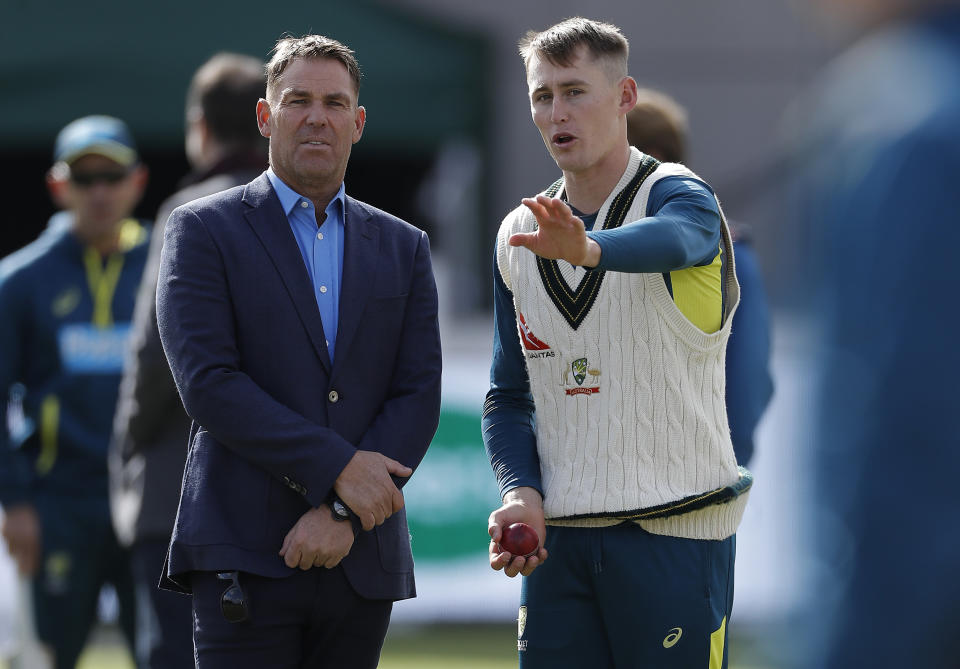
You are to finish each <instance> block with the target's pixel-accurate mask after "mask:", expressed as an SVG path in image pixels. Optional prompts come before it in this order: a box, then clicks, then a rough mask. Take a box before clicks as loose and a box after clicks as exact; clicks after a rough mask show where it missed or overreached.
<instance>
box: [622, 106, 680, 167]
mask: <svg viewBox="0 0 960 669" xmlns="http://www.w3.org/2000/svg"><path fill="white" fill-rule="evenodd" d="M688 134H689V126H688V124H687V112H686V110H685V109H684V108H683V107H682V106H680V103H678V102H677V101H676V100H674V99H673V98H671V97H670V96H669V95H667V94H665V93H661V92H660V91H655V90H652V89H649V88H640V89H637V105H636V106H635V107H634V108H633V109H631V110H630V111H629V112H628V113H627V141H628V142H630V144H631V145H632V146H635V147H637V148H638V149H640V150H641V151H643V152H644V153H646V154H649V155H651V156H653V157H654V158H657V159H659V160H665V161H667V162H669V163H682V162H684V161H685V160H686V159H687V136H688Z"/></svg>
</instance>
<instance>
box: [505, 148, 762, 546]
mask: <svg viewBox="0 0 960 669" xmlns="http://www.w3.org/2000/svg"><path fill="white" fill-rule="evenodd" d="M642 159H643V154H641V153H640V152H639V151H637V150H635V149H632V150H631V156H630V162H629V164H628V166H627V169H626V171H625V172H624V174H623V176H622V178H621V179H620V182H619V184H618V185H617V187H616V188H615V189H614V191H613V193H612V194H611V196H610V197H609V198H608V199H607V201H606V202H604V204H603V207H602V208H601V209H600V212H599V214H598V217H597V222H598V225H599V224H601V222H603V221H604V220H605V219H606V216H607V212H608V210H609V209H610V205H611V202H612V201H613V199H614V197H615V196H616V195H617V194H618V193H619V192H620V191H621V190H622V189H623V188H624V187H625V186H626V185H627V184H628V183H629V182H630V180H631V179H632V178H633V176H634V175H635V174H636V173H637V171H638V169H639V168H640V163H641V161H642ZM672 175H682V176H690V177H694V178H696V175H694V174H693V173H692V172H690V171H689V170H688V169H687V168H685V167H683V166H682V165H678V164H675V163H663V164H661V165H660V166H659V167H657V169H656V170H655V171H654V172H653V173H652V174H651V175H650V176H649V177H648V178H647V179H646V180H645V181H644V182H643V184H642V185H641V187H640V189H639V190H638V192H637V194H636V196H635V197H634V200H633V203H632V204H631V206H630V208H629V210H628V212H627V216H626V219H625V223H624V225H629V224H630V222H632V221H637V220H639V219H641V218H643V217H645V216H646V215H647V201H648V198H649V195H650V189H651V188H652V187H653V185H654V184H655V183H656V182H657V181H658V180H659V179H662V178H664V177H666V176H672ZM721 218H722V214H721ZM535 229H536V220H535V219H534V217H533V215H532V214H530V212H529V210H527V208H526V207H522V206H521V207H518V208H517V209H515V210H514V211H513V212H511V213H510V214H509V215H508V216H507V217H506V218H505V219H504V222H503V224H502V226H501V228H500V233H499V235H498V239H497V263H498V267H499V269H500V273H501V274H502V276H503V280H504V282H505V284H506V285H507V287H508V288H510V289H511V290H512V292H513V296H514V306H515V308H516V310H517V312H518V313H519V314H522V315H523V319H524V320H525V321H526V323H527V325H528V327H529V328H530V332H532V333H533V334H534V335H535V336H536V337H537V338H538V339H540V340H541V341H543V342H545V343H546V344H547V345H548V346H549V347H550V348H549V349H548V350H542V351H530V350H526V349H524V354H525V356H526V365H527V370H528V373H529V376H530V385H531V391H532V392H533V396H534V401H535V403H536V412H537V448H538V451H539V455H540V463H541V470H542V482H543V487H544V512H545V514H546V517H547V519H548V520H547V522H548V523H551V524H563V525H593V526H598V525H609V524H613V523H614V522H618V521H615V520H613V519H610V518H605V517H604V515H603V514H605V513H609V514H614V513H621V512H626V511H632V510H639V509H643V508H647V507H651V506H656V505H661V504H666V503H670V502H673V501H677V500H680V499H683V498H685V497H688V496H691V495H696V494H700V493H704V492H707V491H709V490H713V489H716V488H719V487H722V486H725V485H730V484H733V483H734V482H736V481H737V480H738V470H737V463H736V458H735V457H734V454H733V446H732V444H731V442H730V431H729V427H728V425H727V417H726V409H725V405H724V401H723V396H724V372H723V370H724V362H725V351H726V341H727V338H728V336H729V333H730V322H731V320H732V315H733V310H734V309H735V308H736V305H737V303H738V302H739V286H738V285H737V282H736V278H735V275H734V263H733V251H732V246H731V241H730V235H729V231H728V230H727V226H726V222H725V221H724V222H723V233H722V237H723V252H724V253H726V254H727V263H726V275H725V276H724V281H725V286H726V292H727V307H728V309H727V313H726V314H725V317H724V324H723V327H722V328H721V329H720V330H719V331H717V332H715V333H705V332H703V331H701V330H700V329H698V328H697V327H696V326H695V325H693V324H692V323H691V322H690V321H689V320H687V318H686V317H685V316H684V315H683V313H682V312H681V311H680V310H679V309H678V308H677V306H676V304H675V303H674V301H673V299H672V298H671V297H670V294H669V291H668V290H667V287H666V284H665V283H664V281H663V277H662V276H661V275H660V274H628V273H622V272H606V273H605V274H604V277H603V283H602V284H601V286H600V290H599V293H598V295H597V298H596V301H595V302H594V304H593V306H592V307H591V309H590V312H589V313H588V314H587V315H586V317H585V318H584V320H583V321H582V322H581V323H580V325H579V327H578V328H577V329H573V327H571V325H570V323H569V322H568V321H567V320H566V319H565V318H564V316H563V314H562V313H561V312H560V310H559V309H558V307H557V305H556V304H555V303H554V301H553V300H552V299H551V296H550V291H549V290H548V287H547V286H545V285H544V281H543V280H542V278H541V276H540V273H539V270H538V266H537V261H536V256H535V255H534V254H533V253H531V252H530V251H528V250H526V249H523V248H520V247H511V246H509V245H508V244H507V243H506V240H507V239H508V238H509V237H510V235H511V234H513V233H515V232H529V231H532V230H535ZM559 266H560V274H561V276H562V277H563V280H564V281H565V282H566V283H567V284H568V285H569V286H570V288H571V290H575V289H576V287H577V286H578V285H579V283H580V281H581V279H582V278H583V277H584V276H585V270H583V269H582V268H574V267H572V266H571V265H570V264H569V263H566V262H563V261H560V262H559ZM518 337H519V333H518ZM521 345H522V340H521ZM746 499H747V495H746V494H744V495H741V496H740V497H738V498H736V499H735V500H733V501H732V502H729V503H726V504H722V505H714V506H710V507H707V508H705V509H701V510H698V511H693V512H689V513H686V514H682V515H678V516H672V517H668V518H662V519H655V520H643V521H637V522H639V523H640V525H641V526H642V527H643V528H644V529H646V530H648V531H650V532H653V533H657V534H668V535H672V536H679V537H690V538H697V539H723V538H726V537H728V536H730V535H731V534H733V533H734V532H735V531H736V528H737V526H738V524H739V522H740V518H741V517H742V514H743V509H744V506H745V504H746Z"/></svg>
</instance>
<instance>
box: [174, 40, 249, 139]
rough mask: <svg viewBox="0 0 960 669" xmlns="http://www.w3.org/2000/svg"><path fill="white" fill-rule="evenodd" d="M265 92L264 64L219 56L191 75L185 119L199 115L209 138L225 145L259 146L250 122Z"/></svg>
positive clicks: (235, 54)
mask: <svg viewBox="0 0 960 669" xmlns="http://www.w3.org/2000/svg"><path fill="white" fill-rule="evenodd" d="M265 91H266V76H265V74H264V71H263V61H262V60H260V59H259V58H254V57H253V56H245V55H241V54H238V53H226V52H221V53H218V54H216V55H214V56H213V57H211V58H210V59H209V60H208V61H207V62H206V63H204V64H203V65H201V66H200V69H198V70H197V71H196V73H195V74H194V75H193V79H192V80H191V81H190V88H189V90H188V91H187V118H188V119H190V118H195V117H197V116H198V115H202V116H203V118H204V120H205V121H206V124H207V128H208V129H209V130H210V134H212V135H213V137H214V138H216V140H217V141H219V142H221V143H223V144H226V145H256V146H259V145H260V144H261V143H262V141H263V137H261V136H260V131H259V129H258V128H257V124H256V123H253V122H252V121H251V117H252V116H253V109H254V108H255V107H256V104H257V100H259V99H260V98H262V97H263V96H264V94H265Z"/></svg>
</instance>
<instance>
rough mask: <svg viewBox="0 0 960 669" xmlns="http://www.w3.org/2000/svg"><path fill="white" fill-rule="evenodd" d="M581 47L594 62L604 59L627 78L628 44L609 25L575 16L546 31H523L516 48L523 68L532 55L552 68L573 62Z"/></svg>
mask: <svg viewBox="0 0 960 669" xmlns="http://www.w3.org/2000/svg"><path fill="white" fill-rule="evenodd" d="M581 45H583V46H586V47H587V51H588V52H589V53H590V55H591V56H592V57H593V58H594V59H597V58H604V59H607V60H609V61H610V62H611V63H614V64H615V65H616V68H617V69H616V71H617V72H618V73H620V76H626V75H627V59H628V57H629V56H630V43H629V42H628V41H627V38H626V37H624V36H623V33H622V32H620V29H619V28H618V27H617V26H615V25H613V24H610V23H602V22H600V21H593V20H591V19H585V18H583V17H581V16H575V17H573V18H569V19H566V20H564V21H561V22H560V23H557V24H556V25H553V26H551V27H549V28H547V29H546V30H542V31H539V32H538V31H536V30H530V31H527V34H526V35H524V36H523V37H522V38H521V39H520V44H519V47H520V56H521V57H522V58H523V64H524V65H526V66H527V67H529V66H530V59H531V58H532V57H533V56H535V55H538V56H542V57H543V58H545V59H546V60H547V61H549V62H550V63H553V64H554V65H559V66H561V67H566V66H568V65H570V63H572V62H573V59H574V58H575V57H576V55H577V50H578V49H579V48H580V46H581Z"/></svg>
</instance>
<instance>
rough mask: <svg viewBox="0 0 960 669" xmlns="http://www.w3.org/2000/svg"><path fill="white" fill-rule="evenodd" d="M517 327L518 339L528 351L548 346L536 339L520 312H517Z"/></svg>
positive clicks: (544, 349) (539, 349) (541, 349)
mask: <svg viewBox="0 0 960 669" xmlns="http://www.w3.org/2000/svg"><path fill="white" fill-rule="evenodd" d="M517 327H518V328H519V329H520V341H522V342H523V347H524V348H525V349H527V350H528V351H546V350H548V349H549V348H550V347H549V346H547V345H546V344H544V343H543V342H542V341H540V340H539V339H537V336H536V335H535V334H533V333H532V332H531V331H530V326H529V325H527V321H526V319H525V318H524V317H523V314H522V313H521V312H519V311H518V312H517Z"/></svg>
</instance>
